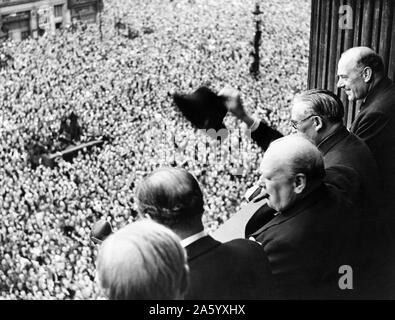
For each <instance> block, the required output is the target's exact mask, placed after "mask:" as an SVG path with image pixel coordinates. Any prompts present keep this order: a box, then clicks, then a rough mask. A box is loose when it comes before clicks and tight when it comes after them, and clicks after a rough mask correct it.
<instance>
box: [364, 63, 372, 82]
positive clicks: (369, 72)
mask: <svg viewBox="0 0 395 320" xmlns="http://www.w3.org/2000/svg"><path fill="white" fill-rule="evenodd" d="M372 74H373V71H372V68H370V67H365V68H364V69H363V70H362V76H363V79H364V81H365V82H366V83H367V82H370V81H371V80H372Z"/></svg>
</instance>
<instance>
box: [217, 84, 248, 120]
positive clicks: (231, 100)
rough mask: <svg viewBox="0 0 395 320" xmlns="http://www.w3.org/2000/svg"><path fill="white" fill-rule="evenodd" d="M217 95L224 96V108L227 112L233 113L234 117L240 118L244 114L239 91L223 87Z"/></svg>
mask: <svg viewBox="0 0 395 320" xmlns="http://www.w3.org/2000/svg"><path fill="white" fill-rule="evenodd" d="M218 95H219V96H221V97H223V98H225V106H226V108H227V109H228V111H229V112H231V113H233V114H234V116H235V117H236V118H238V119H240V120H242V119H243V118H244V117H245V116H246V112H245V110H244V107H243V104H242V102H241V97H240V92H239V91H237V90H236V89H233V88H231V87H225V88H223V89H222V90H221V91H220V92H219V93H218Z"/></svg>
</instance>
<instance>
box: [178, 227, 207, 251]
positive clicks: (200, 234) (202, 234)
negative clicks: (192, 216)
mask: <svg viewBox="0 0 395 320" xmlns="http://www.w3.org/2000/svg"><path fill="white" fill-rule="evenodd" d="M206 235H207V232H206V231H205V230H202V231H200V232H198V233H195V234H193V235H191V236H189V237H187V238H185V239H182V240H181V245H182V246H183V247H184V248H185V247H187V246H189V245H190V244H191V243H193V242H195V241H197V240H199V239H201V238H203V237H205V236H206Z"/></svg>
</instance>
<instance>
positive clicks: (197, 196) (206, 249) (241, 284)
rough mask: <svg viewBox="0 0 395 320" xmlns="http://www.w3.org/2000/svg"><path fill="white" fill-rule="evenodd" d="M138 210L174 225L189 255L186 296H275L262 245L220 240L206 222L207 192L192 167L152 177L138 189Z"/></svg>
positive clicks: (164, 222)
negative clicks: (213, 234) (188, 169)
mask: <svg viewBox="0 0 395 320" xmlns="http://www.w3.org/2000/svg"><path fill="white" fill-rule="evenodd" d="M137 205H138V210H139V213H140V214H142V215H149V216H150V217H151V218H152V219H154V220H156V221H157V222H159V223H162V224H164V225H166V226H168V227H170V228H171V229H172V230H173V231H174V232H175V233H176V234H177V235H178V236H179V237H180V238H181V239H182V242H181V243H182V245H183V246H184V247H185V248H186V250H187V253H188V264H189V268H190V283H189V289H188V292H187V294H186V296H185V298H186V299H204V300H206V299H210V300H211V299H271V298H274V297H275V294H276V292H275V288H274V280H273V277H272V274H271V271H270V267H269V262H268V259H267V256H266V254H265V252H264V251H263V249H262V247H261V246H260V245H259V244H258V243H256V242H253V241H250V240H246V239H236V240H233V241H230V242H226V243H221V242H218V241H216V240H214V239H213V238H212V237H211V236H209V235H208V234H207V233H206V232H205V230H204V227H203V224H202V215H203V212H204V209H203V206H204V202H203V194H202V191H201V189H200V187H199V184H198V182H197V181H196V179H195V178H194V177H193V176H192V175H191V174H190V173H188V172H187V171H185V170H183V169H176V168H162V169H159V170H157V171H155V172H153V173H152V174H151V175H149V176H148V177H147V178H146V179H145V180H144V181H143V182H142V183H141V185H140V186H139V188H138V191H137Z"/></svg>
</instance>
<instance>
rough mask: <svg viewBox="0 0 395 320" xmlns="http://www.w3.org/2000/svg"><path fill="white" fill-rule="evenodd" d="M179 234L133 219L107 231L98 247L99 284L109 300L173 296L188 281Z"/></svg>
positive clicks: (152, 223)
mask: <svg viewBox="0 0 395 320" xmlns="http://www.w3.org/2000/svg"><path fill="white" fill-rule="evenodd" d="M180 241H181V240H180V238H179V237H178V236H177V235H176V234H175V233H173V232H172V231H171V230H169V229H167V228H166V227H164V226H162V225H160V224H158V223H155V222H153V221H151V220H142V221H138V222H134V223H132V224H130V225H128V226H126V227H124V228H122V229H120V230H118V231H117V232H115V233H114V234H112V235H110V236H109V237H108V238H107V239H106V240H105V241H104V242H103V244H102V246H101V247H100V249H99V254H98V259H97V272H98V279H99V283H100V286H101V287H102V289H103V290H104V293H105V294H106V296H107V297H108V298H109V299H111V300H129V299H133V300H134V299H137V300H140V299H176V298H180V297H182V295H183V293H185V290H186V288H187V284H188V267H187V260H186V252H185V250H184V248H183V247H182V246H181V243H180Z"/></svg>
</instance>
